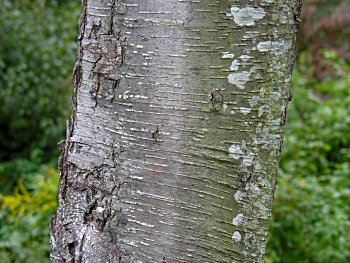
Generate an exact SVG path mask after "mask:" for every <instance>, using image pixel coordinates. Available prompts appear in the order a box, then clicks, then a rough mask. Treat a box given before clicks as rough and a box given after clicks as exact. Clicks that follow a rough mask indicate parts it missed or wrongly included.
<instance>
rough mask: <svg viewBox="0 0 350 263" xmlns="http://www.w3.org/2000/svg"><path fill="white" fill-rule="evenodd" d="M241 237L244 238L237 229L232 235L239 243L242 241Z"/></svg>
mask: <svg viewBox="0 0 350 263" xmlns="http://www.w3.org/2000/svg"><path fill="white" fill-rule="evenodd" d="M241 239H242V236H241V234H240V233H239V232H238V231H235V232H234V233H233V235H232V240H233V241H235V242H236V243H238V242H240V241H241Z"/></svg>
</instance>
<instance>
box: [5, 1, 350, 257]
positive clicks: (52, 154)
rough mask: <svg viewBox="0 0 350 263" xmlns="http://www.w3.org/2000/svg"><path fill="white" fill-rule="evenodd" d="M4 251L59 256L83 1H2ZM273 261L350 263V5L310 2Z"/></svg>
mask: <svg viewBox="0 0 350 263" xmlns="http://www.w3.org/2000/svg"><path fill="white" fill-rule="evenodd" d="M0 3H1V5H0V11H1V16H0V39H1V44H0V116H1V118H0V131H1V132H0V209H1V210H0V259H1V262H4V263H7V262H29V263H30V262H38V263H40V262H49V257H48V255H49V229H48V226H49V223H50V217H51V215H52V214H53V213H54V211H55V209H56V205H57V204H56V192H57V184H58V173H57V170H56V167H57V158H58V151H57V147H56V143H57V142H58V141H59V140H60V139H62V138H64V129H65V120H66V119H67V118H68V115H69V110H70V107H71V105H70V96H71V95H70V94H71V91H72V86H71V72H72V69H73V64H74V59H75V56H74V52H75V38H76V31H77V19H78V15H79V5H80V3H79V1H78V0H76V1H69V0H67V1H62V0H61V1H59V0H57V1H55V0H0ZM303 21H304V22H303V25H302V30H301V33H300V36H299V43H298V44H299V51H300V52H299V57H298V63H297V66H296V70H295V73H294V80H293V94H294V96H293V101H292V102H291V104H290V107H289V112H288V121H287V127H286V137H285V150H284V153H283V156H282V160H281V167H280V170H279V182H278V186H277V192H276V198H275V202H274V208H273V220H272V224H271V233H270V239H269V243H268V249H267V256H266V260H265V261H266V262H268V263H272V262H274V263H279V262H283V263H292V262H293V263H296V262H297V263H346V262H350V206H349V201H350V67H349V62H350V51H349V50H350V49H349V45H350V41H349V40H350V10H349V7H348V1H347V0H332V1H326V0H313V1H312V0H307V1H306V3H305V5H304V10H303Z"/></svg>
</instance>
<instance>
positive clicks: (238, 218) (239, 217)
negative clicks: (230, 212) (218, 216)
mask: <svg viewBox="0 0 350 263" xmlns="http://www.w3.org/2000/svg"><path fill="white" fill-rule="evenodd" d="M245 220H246V219H245V217H244V215H243V214H241V213H239V214H238V215H237V216H236V217H235V218H233V219H232V225H234V226H239V225H242V224H244V223H245Z"/></svg>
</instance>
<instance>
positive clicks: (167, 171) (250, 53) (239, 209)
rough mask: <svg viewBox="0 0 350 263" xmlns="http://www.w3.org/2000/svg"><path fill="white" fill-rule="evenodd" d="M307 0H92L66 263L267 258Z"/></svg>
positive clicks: (65, 151)
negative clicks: (297, 45)
mask: <svg viewBox="0 0 350 263" xmlns="http://www.w3.org/2000/svg"><path fill="white" fill-rule="evenodd" d="M300 5H301V2H300V1H299V0H223V1H210V0H139V1H137V0H123V1H121V0H83V2H82V15H81V19H80V22H79V26H80V32H79V37H78V42H79V48H78V52H77V54H78V55H77V63H76V66H75V72H74V80H75V81H74V82H75V83H74V84H75V100H74V105H73V114H72V118H71V120H70V122H69V125H68V127H67V138H66V140H65V141H64V143H63V144H62V146H61V150H62V152H61V157H60V162H59V163H60V167H59V169H60V175H61V178H60V186H59V194H58V199H59V207H58V210H57V215H56V216H55V217H54V218H53V219H52V224H51V261H52V262H159V263H160V262H167V263H169V262H263V258H264V254H265V243H266V239H267V235H268V221H269V218H270V215H271V203H272V199H273V193H274V189H275V185H276V170H277V167H278V162H279V158H280V153H281V147H282V139H283V129H284V124H285V118H286V109H287V104H288V101H289V100H290V97H291V95H290V91H289V86H290V81H291V71H292V67H293V63H294V58H295V37H296V31H297V27H298V24H299V11H300Z"/></svg>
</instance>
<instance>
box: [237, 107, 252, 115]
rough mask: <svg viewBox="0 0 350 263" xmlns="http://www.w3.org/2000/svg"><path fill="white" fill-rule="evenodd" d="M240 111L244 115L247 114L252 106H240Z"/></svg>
mask: <svg viewBox="0 0 350 263" xmlns="http://www.w3.org/2000/svg"><path fill="white" fill-rule="evenodd" d="M239 110H240V112H241V113H243V114H244V115H247V114H248V113H250V112H251V111H252V109H251V108H245V107H240V108H239Z"/></svg>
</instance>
